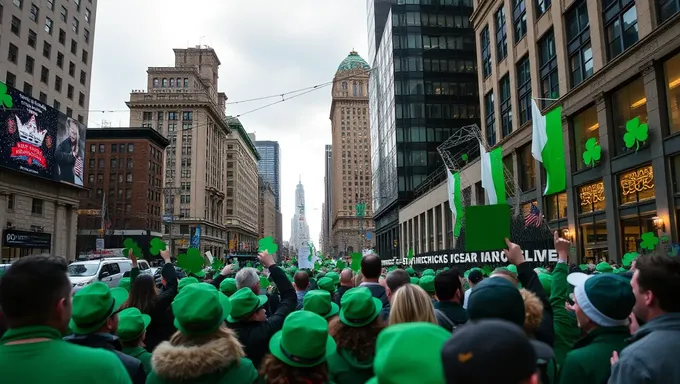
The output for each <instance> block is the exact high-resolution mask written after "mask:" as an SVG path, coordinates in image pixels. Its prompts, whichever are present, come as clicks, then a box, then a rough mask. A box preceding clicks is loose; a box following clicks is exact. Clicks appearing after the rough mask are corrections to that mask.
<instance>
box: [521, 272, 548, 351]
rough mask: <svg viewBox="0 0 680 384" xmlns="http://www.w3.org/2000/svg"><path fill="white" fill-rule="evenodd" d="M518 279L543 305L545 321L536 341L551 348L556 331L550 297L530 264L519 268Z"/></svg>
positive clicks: (537, 332) (542, 322)
mask: <svg viewBox="0 0 680 384" xmlns="http://www.w3.org/2000/svg"><path fill="white" fill-rule="evenodd" d="M517 278H518V279H519V282H520V284H522V287H524V289H526V290H527V291H530V292H533V293H534V294H535V295H536V296H538V298H539V300H541V303H543V320H541V324H540V325H539V326H538V330H536V334H535V336H536V340H539V341H542V342H544V343H546V344H548V345H549V346H551V347H552V346H553V344H554V341H555V330H554V329H553V311H552V307H551V306H550V302H549V301H548V295H547V294H546V293H545V290H544V289H543V285H541V281H540V280H538V275H537V274H536V272H534V268H533V267H532V266H531V264H529V263H522V264H520V265H518V266H517Z"/></svg>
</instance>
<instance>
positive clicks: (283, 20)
mask: <svg viewBox="0 0 680 384" xmlns="http://www.w3.org/2000/svg"><path fill="white" fill-rule="evenodd" d="M96 23H97V24H96V31H95V48H94V61H93V66H94V69H93V74H92V89H91V94H90V109H92V110H109V111H116V112H106V113H101V112H95V111H92V112H90V116H89V126H90V127H97V126H100V125H101V122H102V120H107V121H110V122H111V124H112V125H113V126H118V125H120V126H127V125H128V124H129V115H128V113H127V112H124V111H122V110H125V109H126V106H125V101H126V100H128V99H129V95H130V91H131V90H132V89H143V88H144V87H145V86H146V69H147V67H150V66H154V67H159V66H171V65H173V63H174V56H173V52H172V49H173V48H185V47H187V46H194V45H197V44H199V43H200V44H207V45H210V46H211V47H213V48H214V49H215V51H216V52H217V55H218V56H219V58H220V61H221V62H222V66H221V67H220V80H219V89H220V91H222V92H225V93H226V94H227V96H228V98H229V100H228V102H237V101H239V100H246V99H251V98H257V97H262V96H270V95H275V94H281V93H285V92H288V91H293V90H297V89H300V88H305V87H309V86H313V85H316V84H321V83H325V82H328V81H331V80H332V78H333V76H334V74H335V71H336V70H337V66H338V64H340V62H341V61H342V60H343V59H344V58H345V57H346V56H347V54H348V53H349V51H350V50H351V49H352V48H354V49H356V50H357V51H358V52H359V54H361V55H362V56H363V57H364V58H366V59H368V58H367V56H368V52H367V51H368V49H367V46H368V45H367V33H366V0H321V1H320V0H296V1H281V0H278V1H275V0H194V1H192V2H188V3H187V2H186V1H180V0H144V1H139V0H115V1H99V3H98V9H97V20H96ZM275 100H276V99H270V100H264V101H259V102H252V103H243V104H241V103H236V104H232V105H228V106H227V114H228V115H238V114H241V113H244V112H248V111H250V110H252V109H255V108H257V107H260V106H262V105H264V104H268V103H271V102H273V101H275ZM330 102H331V97H330V87H326V88H323V89H321V90H319V91H315V92H312V93H309V94H307V95H304V96H301V97H298V98H295V99H292V100H290V101H286V102H284V103H280V104H278V105H274V106H271V107H268V108H265V109H262V110H260V111H257V112H253V113H248V114H245V115H244V116H243V117H241V118H240V120H241V122H242V123H243V125H244V127H245V128H246V130H247V131H249V132H255V133H256V135H257V139H258V140H276V141H278V142H279V143H280V145H281V162H282V163H281V179H282V184H281V193H282V196H281V205H282V210H283V237H284V240H288V238H289V237H290V218H291V217H292V215H293V213H294V208H295V207H294V205H295V186H296V185H297V183H298V178H299V177H300V176H301V177H302V182H303V184H304V186H305V193H306V200H307V201H306V205H307V216H308V221H309V227H310V235H311V237H312V240H313V241H314V242H315V243H318V239H319V232H320V228H321V204H322V203H323V198H324V196H323V193H324V186H323V178H324V161H323V159H324V145H325V144H330V143H331V134H330V128H331V127H330V120H329V119H328V116H329V111H330Z"/></svg>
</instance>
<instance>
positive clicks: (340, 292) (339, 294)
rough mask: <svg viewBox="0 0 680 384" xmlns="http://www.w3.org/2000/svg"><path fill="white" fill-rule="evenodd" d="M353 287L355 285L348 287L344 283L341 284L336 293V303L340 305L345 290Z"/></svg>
mask: <svg viewBox="0 0 680 384" xmlns="http://www.w3.org/2000/svg"><path fill="white" fill-rule="evenodd" d="M352 288H353V287H346V286H344V285H341V286H339V287H338V291H337V292H336V293H335V304H337V305H340V301H341V300H342V296H343V295H344V294H345V292H347V291H349V290H350V289H352Z"/></svg>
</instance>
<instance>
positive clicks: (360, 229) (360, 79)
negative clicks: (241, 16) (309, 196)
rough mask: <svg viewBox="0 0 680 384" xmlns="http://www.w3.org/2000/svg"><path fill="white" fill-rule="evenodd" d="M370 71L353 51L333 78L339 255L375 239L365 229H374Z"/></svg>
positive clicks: (334, 234) (334, 233) (334, 239)
mask: <svg viewBox="0 0 680 384" xmlns="http://www.w3.org/2000/svg"><path fill="white" fill-rule="evenodd" d="M369 71H370V67H369V65H368V63H366V61H365V60H364V59H363V58H362V57H361V56H359V54H358V53H357V52H355V51H352V52H350V53H349V55H348V56H347V57H346V58H345V59H344V60H343V61H342V62H341V63H340V65H339V66H338V70H337V72H336V73H335V77H334V78H333V80H334V83H333V88H332V90H331V95H332V102H331V111H330V119H331V130H332V138H333V142H332V148H334V150H331V151H330V156H331V180H330V184H331V185H330V188H331V197H330V204H331V211H330V220H331V222H330V224H331V250H332V251H331V252H332V253H333V254H336V255H341V254H342V255H344V254H347V253H348V252H360V251H361V250H362V249H363V248H371V247H372V242H371V241H370V240H367V239H366V238H365V234H366V233H367V232H372V231H373V230H374V229H373V215H372V212H373V210H372V205H373V204H372V202H373V199H372V197H371V196H372V190H371V174H372V170H371V156H370V155H371V137H370V128H369V125H368V121H369V112H368V79H369ZM329 150H330V148H329ZM328 155H329V153H328V151H327V152H326V156H327V157H328ZM360 205H361V206H364V207H365V208H361V207H360ZM362 209H363V211H364V212H363V215H362V213H361V210H362Z"/></svg>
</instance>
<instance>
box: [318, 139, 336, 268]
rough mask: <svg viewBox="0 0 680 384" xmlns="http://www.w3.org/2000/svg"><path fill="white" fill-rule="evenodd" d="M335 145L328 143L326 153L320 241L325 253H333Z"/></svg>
mask: <svg viewBox="0 0 680 384" xmlns="http://www.w3.org/2000/svg"><path fill="white" fill-rule="evenodd" d="M332 154H333V147H332V146H331V145H328V144H326V151H325V154H324V156H325V157H324V160H325V161H324V169H325V171H324V172H325V173H324V177H323V192H324V199H323V201H324V202H323V206H322V209H321V210H322V212H321V216H322V217H321V237H322V238H323V241H321V242H320V246H321V249H322V252H323V253H324V255H328V254H330V253H331V249H332V247H331V233H332V226H331V224H332V223H331V218H332V217H333V215H332V214H331V211H332V209H333V193H332V189H331V186H332V182H331V179H332V176H333V156H332Z"/></svg>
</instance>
